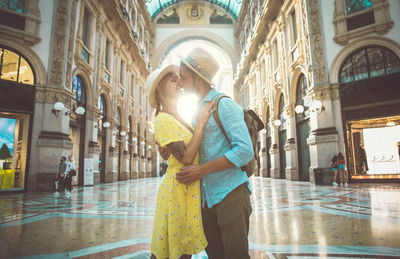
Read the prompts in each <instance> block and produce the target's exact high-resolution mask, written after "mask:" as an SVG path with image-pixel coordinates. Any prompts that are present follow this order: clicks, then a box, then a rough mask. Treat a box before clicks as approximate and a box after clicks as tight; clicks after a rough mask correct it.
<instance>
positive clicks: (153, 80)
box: [146, 65, 179, 108]
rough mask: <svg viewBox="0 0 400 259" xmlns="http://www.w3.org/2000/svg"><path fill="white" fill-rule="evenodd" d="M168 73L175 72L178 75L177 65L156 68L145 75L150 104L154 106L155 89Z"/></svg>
mask: <svg viewBox="0 0 400 259" xmlns="http://www.w3.org/2000/svg"><path fill="white" fill-rule="evenodd" d="M169 73H173V74H175V75H176V76H177V77H179V67H178V66H177V65H169V66H166V67H165V68H163V69H161V68H157V69H155V70H154V71H153V72H151V74H150V75H149V76H148V77H147V80H146V91H147V93H148V95H149V101H150V105H151V107H153V108H156V89H157V86H158V84H159V83H160V81H161V79H163V77H164V76H166V75H168V74H169Z"/></svg>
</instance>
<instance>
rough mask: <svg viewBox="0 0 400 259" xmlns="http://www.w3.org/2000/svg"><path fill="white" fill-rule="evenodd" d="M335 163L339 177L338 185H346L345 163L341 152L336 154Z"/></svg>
mask: <svg viewBox="0 0 400 259" xmlns="http://www.w3.org/2000/svg"><path fill="white" fill-rule="evenodd" d="M337 159H338V160H337V164H338V171H339V178H340V186H343V185H345V186H347V175H346V164H345V160H344V156H343V154H342V153H341V152H339V153H338V155H337Z"/></svg>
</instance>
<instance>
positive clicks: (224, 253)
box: [176, 48, 254, 259]
mask: <svg viewBox="0 0 400 259" xmlns="http://www.w3.org/2000/svg"><path fill="white" fill-rule="evenodd" d="M218 69H219V66H218V64H217V62H216V60H215V59H214V58H213V57H212V56H211V55H210V54H209V53H208V52H206V51H205V50H203V49H201V48H195V49H193V50H192V51H191V52H190V53H189V54H188V55H187V56H186V57H185V58H183V59H182V60H181V63H180V68H179V75H180V79H179V82H178V84H179V85H180V86H181V87H183V89H184V91H185V93H195V94H197V95H198V96H199V97H200V98H201V101H200V105H199V106H200V107H207V105H209V104H210V103H213V102H214V100H216V99H217V98H218V96H220V95H223V93H219V92H218V91H217V90H216V89H215V88H213V87H212V85H213V82H212V78H213V77H214V75H215V73H216V72H217V71H218ZM218 115H219V118H220V120H221V122H222V125H223V128H224V129H225V132H226V135H227V136H228V138H229V140H230V143H229V142H228V140H227V139H226V137H225V135H224V133H223V132H222V131H221V130H220V129H219V126H218V125H217V123H216V122H215V120H214V118H213V117H211V118H209V119H208V122H207V124H206V126H205V129H204V136H203V138H202V140H201V145H200V152H199V154H200V164H199V165H189V166H185V167H183V168H182V169H181V171H180V172H178V173H177V174H176V179H177V180H178V181H179V182H181V183H184V184H188V185H190V184H192V183H193V182H196V181H198V180H201V194H202V197H201V198H202V199H201V200H202V204H201V206H202V215H203V226H204V232H205V235H206V238H207V241H208V245H207V247H206V252H207V255H208V257H209V258H211V259H214V258H215V259H223V258H229V259H234V258H238V259H239V258H240V259H246V258H250V256H249V253H248V234H249V218H250V214H251V212H252V208H251V203H250V192H251V188H250V183H249V178H248V177H247V174H246V173H245V172H243V171H242V170H241V167H242V166H244V165H246V164H247V163H248V162H249V161H251V159H252V158H253V156H254V151H253V145H252V141H251V138H250V134H249V131H248V129H247V126H246V124H245V121H244V113H243V109H242V108H241V107H240V106H239V105H238V104H236V103H235V102H234V101H233V100H232V99H230V98H222V99H221V100H220V102H219V104H218ZM198 116H200V113H199V115H198ZM196 118H197V117H196V116H195V118H194V125H195V127H197V126H199V122H198V121H197V122H196Z"/></svg>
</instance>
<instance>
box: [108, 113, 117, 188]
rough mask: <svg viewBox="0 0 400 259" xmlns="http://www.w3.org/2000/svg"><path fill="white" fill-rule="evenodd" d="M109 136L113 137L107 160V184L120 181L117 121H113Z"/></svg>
mask: <svg viewBox="0 0 400 259" xmlns="http://www.w3.org/2000/svg"><path fill="white" fill-rule="evenodd" d="M107 131H109V132H107V133H109V134H107V136H109V135H110V137H111V145H110V147H109V153H108V154H109V156H108V159H107V163H106V166H107V171H106V175H105V182H106V183H111V182H116V181H118V168H117V165H118V163H117V160H118V150H117V149H116V145H115V144H116V137H117V134H118V129H117V128H116V121H115V120H113V121H112V123H111V127H110V129H108V130H107Z"/></svg>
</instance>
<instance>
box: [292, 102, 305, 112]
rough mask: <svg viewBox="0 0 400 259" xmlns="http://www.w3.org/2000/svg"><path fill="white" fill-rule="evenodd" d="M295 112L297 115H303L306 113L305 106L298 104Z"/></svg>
mask: <svg viewBox="0 0 400 259" xmlns="http://www.w3.org/2000/svg"><path fill="white" fill-rule="evenodd" d="M294 111H295V112H296V113H297V114H301V113H303V112H304V106H303V105H301V104H298V105H296V107H295V108H294Z"/></svg>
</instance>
